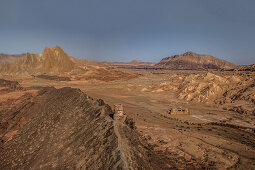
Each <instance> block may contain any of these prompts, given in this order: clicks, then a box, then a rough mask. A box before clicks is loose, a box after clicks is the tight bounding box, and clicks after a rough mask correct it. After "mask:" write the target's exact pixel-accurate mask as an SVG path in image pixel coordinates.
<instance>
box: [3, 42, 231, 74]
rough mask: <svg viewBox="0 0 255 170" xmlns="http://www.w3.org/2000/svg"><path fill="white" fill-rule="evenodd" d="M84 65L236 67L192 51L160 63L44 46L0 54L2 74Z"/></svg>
mask: <svg viewBox="0 0 255 170" xmlns="http://www.w3.org/2000/svg"><path fill="white" fill-rule="evenodd" d="M84 64H90V65H101V66H102V65H104V66H111V67H117V68H130V69H132V68H133V69H173V70H198V69H234V68H235V67H236V66H235V65H234V64H232V63H230V62H228V61H225V60H223V59H219V58H216V57H213V56H211V55H202V54H197V53H194V52H186V53H184V54H180V55H174V56H171V57H166V58H163V59H162V60H161V61H160V62H159V63H152V62H142V61H140V60H133V61H131V62H103V63H99V62H93V61H88V60H79V59H76V58H73V57H70V56H69V55H67V54H66V53H65V52H64V51H63V49H62V48H61V47H59V46H56V47H54V48H47V47H46V48H45V49H44V51H43V53H42V54H30V53H26V54H20V55H7V54H0V72H1V73H28V74H34V73H38V72H40V73H65V72H71V71H73V70H75V69H76V70H77V68H78V67H80V68H84Z"/></svg>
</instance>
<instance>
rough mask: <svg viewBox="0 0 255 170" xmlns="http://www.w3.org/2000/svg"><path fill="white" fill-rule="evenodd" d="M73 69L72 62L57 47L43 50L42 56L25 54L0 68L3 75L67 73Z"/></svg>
mask: <svg viewBox="0 0 255 170" xmlns="http://www.w3.org/2000/svg"><path fill="white" fill-rule="evenodd" d="M72 69H74V62H73V61H72V60H71V58H70V57H69V56H68V55H67V54H66V53H65V52H64V51H63V50H62V49H61V48H60V47H58V46H56V47H54V48H47V47H46V48H45V49H44V51H43V53H42V54H30V53H26V54H25V56H24V57H23V58H21V59H19V60H17V61H15V62H13V63H9V64H6V65H3V66H2V67H1V68H0V71H1V72H4V73H28V74H30V73H39V72H45V73H49V72H68V71H71V70H72Z"/></svg>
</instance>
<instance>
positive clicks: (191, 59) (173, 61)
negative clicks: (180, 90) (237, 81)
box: [155, 52, 235, 70]
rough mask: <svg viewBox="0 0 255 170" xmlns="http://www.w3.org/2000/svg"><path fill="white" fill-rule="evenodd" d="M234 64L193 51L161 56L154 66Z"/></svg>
mask: <svg viewBox="0 0 255 170" xmlns="http://www.w3.org/2000/svg"><path fill="white" fill-rule="evenodd" d="M234 67H235V65H234V64H232V63H230V62H227V61H225V60H222V59H219V58H216V57H213V56H211V55H201V54H197V53H194V52H186V53H184V54H181V55H174V56H171V57H166V58H163V59H162V60H161V61H160V62H159V63H157V64H156V65H155V68H163V69H177V70H179V69H180V70H184V69H188V70H197V69H224V68H225V69H229V68H234Z"/></svg>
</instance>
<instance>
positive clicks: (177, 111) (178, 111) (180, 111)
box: [168, 107, 189, 115]
mask: <svg viewBox="0 0 255 170" xmlns="http://www.w3.org/2000/svg"><path fill="white" fill-rule="evenodd" d="M168 114H170V115H188V114H189V109H188V108H184V107H172V108H170V109H169V111H168Z"/></svg>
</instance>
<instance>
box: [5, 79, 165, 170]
mask: <svg viewBox="0 0 255 170" xmlns="http://www.w3.org/2000/svg"><path fill="white" fill-rule="evenodd" d="M0 88H1V89H0V90H1V93H0V106H1V107H0V152H1V154H0V169H165V168H166V167H167V165H168V164H169V162H168V159H167V158H166V157H165V156H163V155H164V154H160V153H159V152H156V151H154V150H153V147H152V146H150V145H148V144H147V142H146V140H145V139H144V138H143V137H142V136H140V134H139V133H138V132H137V131H136V128H135V126H134V122H133V121H132V120H131V119H129V118H126V117H119V116H116V115H114V114H113V111H112V110H111V108H110V106H108V105H107V104H105V103H104V101H103V100H94V99H92V98H91V97H89V96H87V95H86V94H84V93H83V92H82V91H80V90H79V89H73V88H68V87H65V88H61V89H55V88H53V87H52V88H21V87H20V85H19V84H18V83H17V82H12V81H6V80H1V81H0Z"/></svg>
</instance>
